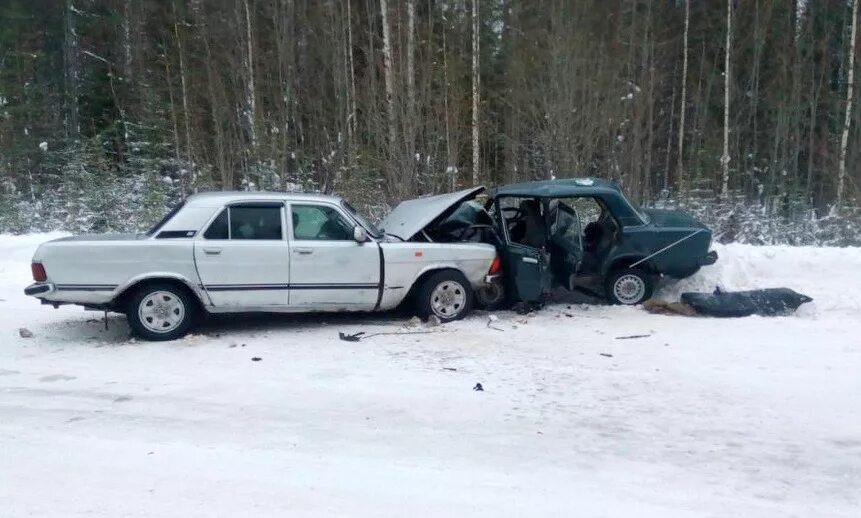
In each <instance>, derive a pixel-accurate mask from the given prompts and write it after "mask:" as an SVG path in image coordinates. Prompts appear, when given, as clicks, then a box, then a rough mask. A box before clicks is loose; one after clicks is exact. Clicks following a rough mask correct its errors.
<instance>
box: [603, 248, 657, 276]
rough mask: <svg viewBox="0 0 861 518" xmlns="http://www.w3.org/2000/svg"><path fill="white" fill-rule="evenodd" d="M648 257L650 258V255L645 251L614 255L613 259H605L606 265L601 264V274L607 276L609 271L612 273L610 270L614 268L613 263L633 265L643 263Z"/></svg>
mask: <svg viewBox="0 0 861 518" xmlns="http://www.w3.org/2000/svg"><path fill="white" fill-rule="evenodd" d="M647 259H648V257H647V256H646V254H644V253H637V252H628V253H622V254H619V255H617V256H614V257H613V258H612V259H609V260H607V261H604V265H603V266H601V275H604V276H606V275H607V274H608V273H610V271H611V270H612V269H613V265H614V264H616V263H620V262H621V263H630V264H631V265H634V264H641V263H643V262H645V261H646V260H647Z"/></svg>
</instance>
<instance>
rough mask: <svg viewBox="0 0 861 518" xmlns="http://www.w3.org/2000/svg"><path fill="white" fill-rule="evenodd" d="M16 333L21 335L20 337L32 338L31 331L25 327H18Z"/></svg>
mask: <svg viewBox="0 0 861 518" xmlns="http://www.w3.org/2000/svg"><path fill="white" fill-rule="evenodd" d="M18 334H19V335H21V338H33V331H30V330H29V329H27V328H26V327H22V328H21V329H19V330H18Z"/></svg>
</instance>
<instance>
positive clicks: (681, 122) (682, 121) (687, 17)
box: [673, 0, 691, 192]
mask: <svg viewBox="0 0 861 518" xmlns="http://www.w3.org/2000/svg"><path fill="white" fill-rule="evenodd" d="M690 24H691V0H685V33H684V39H683V43H682V92H681V98H682V99H681V103H680V105H679V162H678V167H676V171H677V173H676V174H677V176H678V182H679V190H680V191H682V192H684V190H685V170H684V164H685V163H684V160H685V113H686V112H687V102H688V101H687V99H688V30H689V28H690ZM673 94H674V95H675V91H673Z"/></svg>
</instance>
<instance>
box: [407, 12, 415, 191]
mask: <svg viewBox="0 0 861 518" xmlns="http://www.w3.org/2000/svg"><path fill="white" fill-rule="evenodd" d="M415 33H416V4H415V0H407V117H406V120H405V121H404V123H405V124H404V130H405V131H404V133H405V140H406V148H407V149H406V152H407V153H406V157H407V160H408V161H409V164H410V167H409V168H408V169H407V177H406V178H405V179H404V180H405V183H407V184H409V185H405V186H404V187H405V188H409V190H408V191H407V192H408V194H413V193H412V185H413V184H416V183H418V182H417V181H416V180H417V178H416V174H415V173H416V172H417V171H418V163H417V161H416V160H415V159H414V155H415V152H416V147H415V146H416V125H417V123H416V38H415Z"/></svg>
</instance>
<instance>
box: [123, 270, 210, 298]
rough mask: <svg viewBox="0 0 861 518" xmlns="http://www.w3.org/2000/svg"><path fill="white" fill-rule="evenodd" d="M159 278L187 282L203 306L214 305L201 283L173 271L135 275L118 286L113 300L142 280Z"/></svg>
mask: <svg viewBox="0 0 861 518" xmlns="http://www.w3.org/2000/svg"><path fill="white" fill-rule="evenodd" d="M158 279H168V280H173V281H179V282H181V283H183V284H185V285H186V286H187V287H188V289H190V290H191V292H192V293H194V295H195V296H196V297H197V300H198V301H200V303H201V304H202V305H203V306H211V305H212V301H210V300H209V295H207V294H206V292H205V291H204V290H203V289H202V288H201V287H200V285H199V284H197V283H195V282H194V281H192V280H191V279H189V278H188V277H185V276H184V275H179V274H177V273H173V272H147V273H143V274H140V275H135V276H134V277H132V278H130V279H128V280H127V281H126V282H124V283H122V284H120V285H119V286H117V287H116V289H115V290H114V293H113V298H112V300H116V299H117V298H119V297H121V296H122V295H123V294H125V292H126V291H128V289H129V288H131V287H132V286H135V285H136V284H138V283H140V282H143V281H148V280H158Z"/></svg>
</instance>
